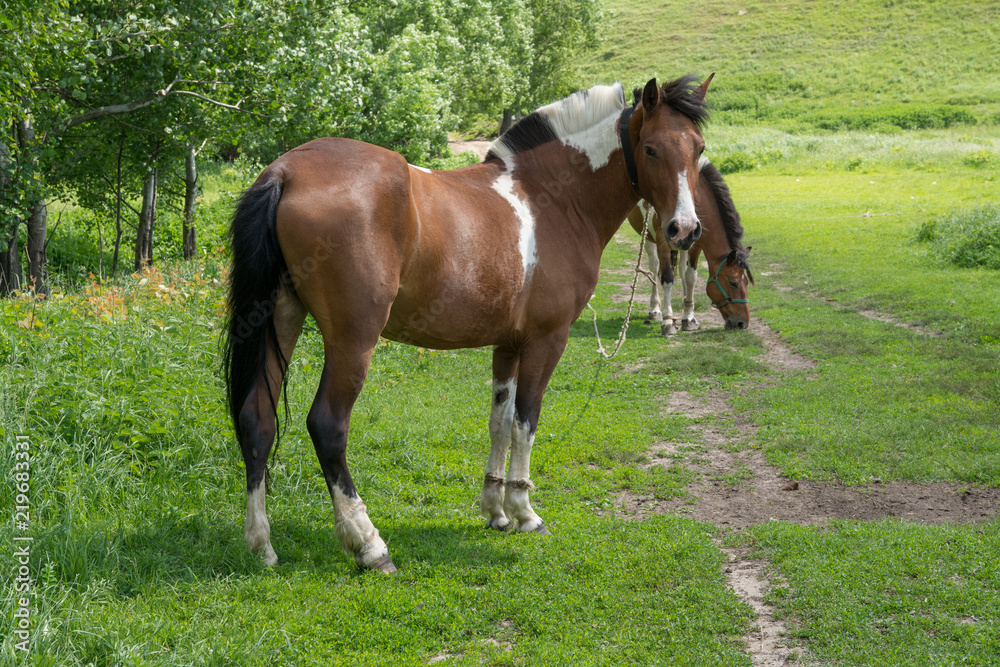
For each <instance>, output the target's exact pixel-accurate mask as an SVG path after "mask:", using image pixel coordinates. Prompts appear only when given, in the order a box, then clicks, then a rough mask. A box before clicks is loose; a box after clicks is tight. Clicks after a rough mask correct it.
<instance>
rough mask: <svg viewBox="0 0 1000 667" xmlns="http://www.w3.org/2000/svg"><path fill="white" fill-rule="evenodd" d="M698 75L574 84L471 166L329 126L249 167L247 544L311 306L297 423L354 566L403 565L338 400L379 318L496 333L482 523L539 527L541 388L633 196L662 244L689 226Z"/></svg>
mask: <svg viewBox="0 0 1000 667" xmlns="http://www.w3.org/2000/svg"><path fill="white" fill-rule="evenodd" d="M710 80H711V77H709V79H708V80H706V81H705V82H704V83H703V84H701V85H700V86H699V85H697V82H696V81H695V80H694V78H693V77H684V78H681V79H678V80H676V81H674V82H672V83H668V84H666V85H664V86H663V87H660V86H658V85H657V83H656V80H655V79H652V80H650V81H649V82H648V83H647V84H646V86H645V88H644V90H643V91H642V95H641V98H640V100H639V101H638V102H637V103H636V104H635V105H634V106H632V107H628V106H626V104H625V98H624V94H623V91H622V87H621V85H615V86H597V87H594V88H591V89H590V90H587V91H582V92H579V93H574V94H573V95H571V96H569V97H567V98H566V99H564V100H561V101H559V102H555V103H553V104H550V105H548V106H545V107H542V108H540V109H538V110H537V111H535V112H534V113H532V114H530V115H529V116H527V117H525V118H524V119H522V120H521V121H520V122H518V123H517V124H516V125H515V126H514V127H513V128H511V130H510V131H508V132H507V133H505V134H504V135H503V136H502V137H500V138H499V139H498V140H497V141H496V142H495V143H494V144H493V147H492V149H491V150H490V152H489V154H488V155H487V157H486V159H485V160H484V161H483V162H482V163H481V164H478V165H473V166H470V167H465V168H462V169H457V170H454V171H430V170H428V169H423V168H420V167H414V166H412V165H407V163H406V161H405V160H404V159H403V157H402V156H400V155H399V154H398V153H394V152H392V151H388V150H385V149H383V148H379V147H377V146H372V145H369V144H364V143H361V142H358V141H353V140H349V139H334V138H327V139H318V140H316V141H312V142H310V143H307V144H305V145H303V146H300V147H298V148H296V149H294V150H292V151H290V152H288V153H286V154H285V155H283V156H281V157H280V158H278V159H277V160H275V161H274V162H273V163H272V164H271V165H270V166H268V167H267V169H265V170H264V171H263V172H262V173H261V175H260V176H259V177H258V178H257V181H256V182H255V183H254V184H253V185H252V186H251V187H250V188H249V189H248V190H247V191H246V192H245V193H244V194H243V197H242V198H241V199H240V202H239V204H238V205H237V208H236V211H235V214H234V216H233V221H232V230H231V236H232V252H233V266H232V272H231V274H230V288H229V290H230V291H229V320H228V323H227V335H226V341H225V347H224V369H225V375H226V384H227V397H228V401H229V408H230V414H231V417H232V420H233V424H234V426H235V429H236V434H237V439H238V440H239V443H240V447H241V450H242V453H243V459H244V461H245V462H246V472H247V514H246V523H245V528H244V537H245V538H246V541H247V544H248V546H249V547H250V549H251V550H252V551H253V552H255V553H258V554H260V556H261V557H262V558H263V559H264V561H265V562H266V563H267V564H274V563H276V562H277V556H276V555H275V553H274V550H273V549H272V547H271V542H270V527H269V524H268V521H267V514H266V512H265V506H264V493H265V486H266V485H264V484H262V483H261V482H262V481H263V480H264V479H265V473H266V471H267V459H268V456H269V454H270V452H271V448H272V444H273V442H274V439H275V436H276V434H277V432H278V423H277V412H278V409H277V401H278V397H279V395H280V392H281V390H282V389H283V388H284V384H285V382H286V380H287V378H286V371H287V368H288V360H289V358H290V357H291V354H292V351H293V349H294V347H295V343H296V340H297V339H298V336H299V333H300V332H301V329H302V325H303V322H304V320H305V317H306V314H312V316H313V318H314V319H315V321H316V324H317V326H318V327H319V330H320V332H321V333H322V336H323V345H324V355H325V362H324V366H323V371H322V375H321V377H320V382H319V390H318V392H317V394H316V398H315V400H314V402H313V404H312V408H311V409H310V411H309V415H308V418H307V419H306V424H307V426H308V429H309V434H310V436H311V437H312V440H313V444H314V446H315V449H316V454H317V456H318V457H319V462H320V465H321V467H322V469H323V475H324V477H325V479H326V483H327V488H328V490H329V492H330V496H331V498H332V500H333V507H334V513H335V530H336V533H337V536H338V538H339V540H340V542H341V544H342V546H343V548H344V551H345V552H346V553H347V554H349V555H352V556H353V557H354V559H355V561H356V562H357V563H358V565H360V566H361V567H365V568H370V569H375V570H381V571H383V572H387V573H391V572H395V570H396V568H395V566H394V565H393V563H392V560H391V559H390V557H389V552H388V549H386V545H385V542H384V541H383V540H382V539H381V537H379V532H378V530H377V529H376V528H375V526H374V525H373V524H372V522H371V520H370V519H369V517H368V513H367V510H366V508H365V505H364V503H363V502H362V501H361V497H360V496H359V495H358V492H357V489H356V488H355V486H354V483H353V481H352V480H351V475H350V472H349V471H348V468H347V459H346V452H347V435H348V428H349V425H350V419H351V410H352V408H353V406H354V402H355V400H356V399H357V397H358V394H359V393H360V392H361V388H362V386H363V385H364V383H365V378H366V376H367V373H368V366H369V363H370V361H371V358H372V350H373V349H374V347H375V345H376V344H377V343H378V340H379V336H384V337H386V338H388V339H391V340H395V341H400V342H404V343H409V344H413V345H420V346H423V347H431V348H439V349H454V348H464V347H479V346H485V345H489V346H492V347H493V350H494V352H493V391H492V406H491V412H490V422H489V423H490V429H489V430H490V443H491V448H490V455H489V460H488V462H487V465H486V477H485V481H484V482H483V490H482V496H481V510H482V513H483V515H484V516H485V517H486V519H487V524H486V525H487V526H488V527H490V528H495V529H497V530H506V529H508V528H509V527H510V526H512V525H513V524H514V522H516V527H517V530H519V531H522V532H532V531H533V532H538V533H547V532H548V531H547V530H546V528H545V526H544V525H543V523H542V519H541V518H539V516H538V515H537V514H535V512H534V510H532V508H531V505H530V504H529V502H528V490H529V489H530V488H532V485H531V482H530V477H529V470H530V460H531V446H532V442H533V441H534V436H535V429H536V426H537V423H538V415H539V411H540V410H541V403H542V394H543V393H544V392H545V388H546V385H547V384H548V381H549V378H550V377H551V375H552V371H553V370H554V369H555V366H556V362H557V361H559V357H560V356H561V355H562V352H563V349H564V348H565V346H566V342H567V340H568V336H569V328H570V325H571V324H572V322H573V321H574V320H575V319H576V318H577V316H578V315H579V314H580V312H581V311H582V309H583V308H584V307H585V305H586V304H587V300H588V299H589V298H590V296H591V294H593V288H594V286H595V285H596V283H597V277H598V269H599V265H600V259H601V253H602V251H603V249H604V247H605V246H606V245H607V243H608V242H609V240H610V239H611V238H612V237H613V236H614V234H615V232H616V231H617V229H618V228H619V227H620V226H621V223H622V220H624V218H625V215H626V214H627V213H628V211H629V210H630V209H631V208H632V207H633V206H634V205H635V203H636V202H637V201H638V200H639V199H640V198H642V199H645V200H646V201H648V202H651V203H652V205H653V207H654V208H655V209H656V211H657V212H658V213H659V214H660V215H661V217H662V218H663V219H665V220H669V221H670V222H669V224H668V226H667V228H668V230H669V231H668V233H669V234H670V235H671V237H672V240H673V241H674V242H675V243H680V242H683V241H684V239H686V238H688V237H689V236H691V237H693V238H697V236H698V234H699V233H700V227H701V225H700V223H699V222H698V218H697V215H696V214H695V207H694V200H693V193H694V191H695V188H696V187H697V185H698V175H699V171H698V157H699V155H700V154H701V152H702V150H704V145H705V144H704V141H703V139H702V135H701V131H700V128H701V126H702V124H703V123H704V122H705V120H706V118H707V114H706V109H705V105H704V101H705V93H706V91H707V89H708V83H709V81H710ZM567 283H568V284H570V285H572V288H571V289H570V290H569V291H567V290H566V289H565V285H566V284H567ZM285 413H286V416H287V413H288V406H287V399H286V404H285ZM508 450H509V451H510V467H509V468H507V456H508ZM505 468H506V478H505V476H504V472H505Z"/></svg>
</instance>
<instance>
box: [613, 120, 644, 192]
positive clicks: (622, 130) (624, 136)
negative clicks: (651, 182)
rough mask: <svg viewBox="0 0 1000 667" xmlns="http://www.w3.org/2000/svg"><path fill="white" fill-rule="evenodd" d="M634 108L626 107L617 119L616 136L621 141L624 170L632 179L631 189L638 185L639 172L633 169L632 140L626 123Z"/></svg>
mask: <svg viewBox="0 0 1000 667" xmlns="http://www.w3.org/2000/svg"><path fill="white" fill-rule="evenodd" d="M633 111H635V107H630V106H626V107H625V109H624V111H622V115H621V117H620V118H619V119H618V134H619V136H620V137H621V140H622V154H623V155H624V156H625V168H626V169H628V176H629V178H630V179H632V187H636V186H637V185H639V172H638V170H637V169H636V168H635V154H634V152H633V151H632V138H631V137H630V136H629V133H628V121H629V119H630V118H632V112H633Z"/></svg>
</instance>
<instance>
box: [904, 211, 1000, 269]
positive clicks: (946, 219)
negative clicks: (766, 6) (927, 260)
mask: <svg viewBox="0 0 1000 667" xmlns="http://www.w3.org/2000/svg"><path fill="white" fill-rule="evenodd" d="M916 238H917V240H918V241H922V242H925V243H930V244H931V248H932V249H933V252H934V254H935V255H937V256H938V257H940V258H941V259H943V260H944V261H946V262H948V263H950V264H953V265H955V266H959V267H962V268H967V269H970V268H983V269H993V270H1000V206H998V205H997V204H986V205H983V206H979V207H977V208H973V209H968V210H963V211H958V212H955V213H951V214H948V215H945V216H942V217H939V218H934V219H932V220H928V221H927V222H925V223H923V224H922V225H921V226H920V227H919V228H918V230H917V235H916Z"/></svg>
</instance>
